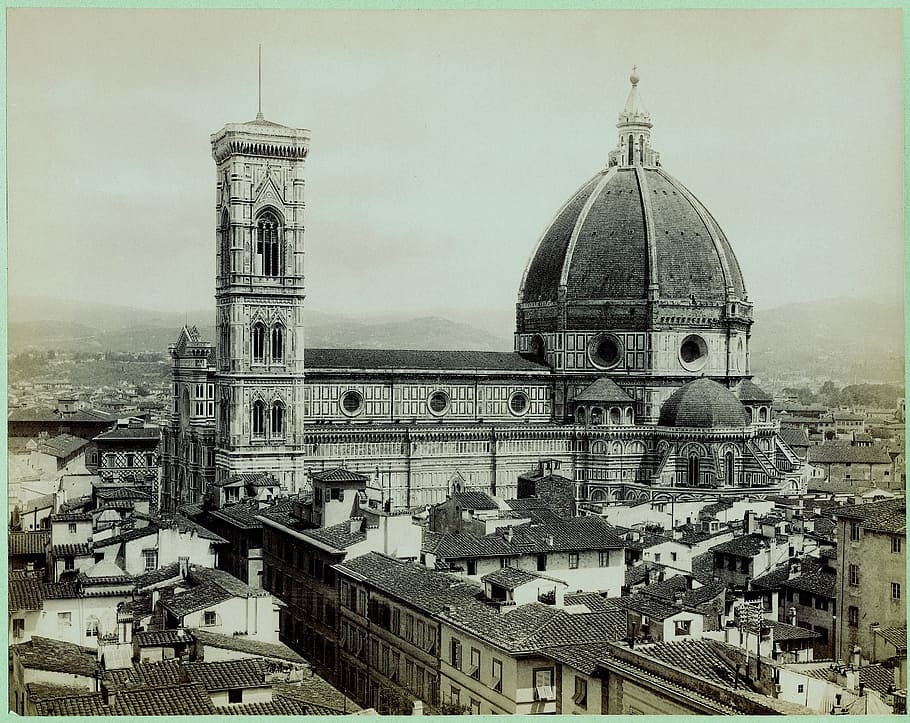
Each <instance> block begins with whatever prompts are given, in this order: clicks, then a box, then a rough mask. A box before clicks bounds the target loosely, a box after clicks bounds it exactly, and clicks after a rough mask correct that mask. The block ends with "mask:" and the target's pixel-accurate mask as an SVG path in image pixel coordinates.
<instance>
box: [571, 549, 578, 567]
mask: <svg viewBox="0 0 910 723" xmlns="http://www.w3.org/2000/svg"><path fill="white" fill-rule="evenodd" d="M569 569H570V570H577V569H578V553H577V552H570V553H569Z"/></svg>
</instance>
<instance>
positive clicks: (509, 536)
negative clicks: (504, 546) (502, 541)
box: [503, 525, 512, 542]
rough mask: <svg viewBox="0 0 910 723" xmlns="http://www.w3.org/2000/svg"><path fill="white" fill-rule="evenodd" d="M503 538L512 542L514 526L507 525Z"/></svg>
mask: <svg viewBox="0 0 910 723" xmlns="http://www.w3.org/2000/svg"><path fill="white" fill-rule="evenodd" d="M503 537H505V538H506V542H511V541H512V525H507V526H506V529H505V532H504V533H503Z"/></svg>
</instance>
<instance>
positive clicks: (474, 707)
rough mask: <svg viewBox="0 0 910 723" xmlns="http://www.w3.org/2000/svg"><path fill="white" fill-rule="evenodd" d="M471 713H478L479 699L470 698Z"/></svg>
mask: <svg viewBox="0 0 910 723" xmlns="http://www.w3.org/2000/svg"><path fill="white" fill-rule="evenodd" d="M471 713H473V714H474V715H480V701H479V700H477V699H476V698H471Z"/></svg>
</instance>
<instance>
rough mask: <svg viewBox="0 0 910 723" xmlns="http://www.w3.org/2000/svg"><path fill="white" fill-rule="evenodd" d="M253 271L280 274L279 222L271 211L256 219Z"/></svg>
mask: <svg viewBox="0 0 910 723" xmlns="http://www.w3.org/2000/svg"><path fill="white" fill-rule="evenodd" d="M255 271H256V273H257V274H260V275H262V276H280V275H281V224H280V223H279V221H278V217H277V216H275V214H274V213H272V212H271V211H265V212H264V213H262V214H261V215H260V216H259V218H258V219H257V220H256V258H255Z"/></svg>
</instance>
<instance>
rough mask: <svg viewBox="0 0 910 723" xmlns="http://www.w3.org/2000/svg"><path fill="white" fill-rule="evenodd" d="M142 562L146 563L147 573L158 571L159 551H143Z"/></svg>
mask: <svg viewBox="0 0 910 723" xmlns="http://www.w3.org/2000/svg"><path fill="white" fill-rule="evenodd" d="M142 560H143V562H144V563H145V571H146V572H151V571H152V570H157V569H158V550H143V551H142Z"/></svg>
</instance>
